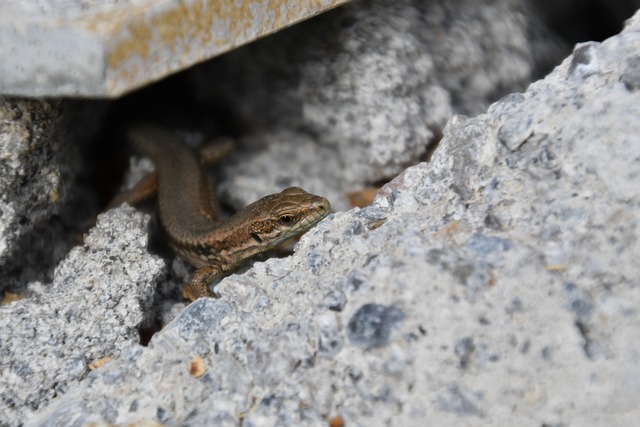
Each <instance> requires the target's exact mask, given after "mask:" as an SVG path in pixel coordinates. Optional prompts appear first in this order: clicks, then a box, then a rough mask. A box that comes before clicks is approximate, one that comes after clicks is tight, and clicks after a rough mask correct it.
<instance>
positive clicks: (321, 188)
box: [194, 0, 569, 210]
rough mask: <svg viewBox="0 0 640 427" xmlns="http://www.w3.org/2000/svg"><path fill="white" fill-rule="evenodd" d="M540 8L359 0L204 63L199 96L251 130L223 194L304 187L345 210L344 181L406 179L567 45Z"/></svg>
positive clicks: (240, 200) (465, 1)
mask: <svg viewBox="0 0 640 427" xmlns="http://www.w3.org/2000/svg"><path fill="white" fill-rule="evenodd" d="M537 14H538V12H537V9H536V8H535V7H530V6H529V4H528V3H527V2H522V1H519V0H502V1H498V2H478V1H470V0H456V1H435V2H434V1H429V2H416V1H413V0H402V1H389V0H374V1H355V2H353V3H350V4H348V5H346V6H344V7H341V8H340V9H338V10H336V11H334V12H331V13H329V14H326V15H324V16H322V17H319V18H318V19H315V20H313V21H311V22H308V23H305V24H304V25H301V26H296V27H294V28H291V29H289V30H287V31H285V32H282V33H280V34H277V35H275V36H274V37H269V38H268V39H265V40H263V41H260V42H258V43H255V44H253V45H250V46H247V47H245V48H243V49H239V50H237V51H234V52H231V53H230V54H228V55H225V56H224V57H221V58H219V59H217V60H215V61H212V62H210V63H209V64H205V65H204V66H202V67H200V68H197V69H195V71H194V72H195V74H196V78H195V82H196V84H197V89H196V90H194V92H195V93H196V94H197V95H198V96H200V97H201V98H202V100H203V101H206V102H211V101H212V100H214V101H219V100H220V99H226V100H227V101H228V102H229V103H230V104H231V109H232V110H233V111H236V112H237V113H238V114H239V115H240V116H241V118H242V119H243V120H244V121H246V123H247V124H248V126H250V127H251V129H252V131H253V134H252V135H251V137H250V138H249V142H248V143H247V146H246V147H245V149H244V150H238V152H237V153H236V155H235V156H233V158H232V161H230V162H228V163H225V164H228V165H229V166H226V167H225V175H226V177H227V178H226V179H225V180H223V181H222V182H221V187H222V191H223V193H224V194H225V195H226V196H227V197H228V198H229V199H230V200H231V201H232V203H234V205H235V207H237V208H239V207H240V206H244V205H247V204H248V203H250V202H252V201H254V200H256V199H258V198H259V197H262V196H264V195H266V194H269V193H273V192H276V191H279V189H281V188H282V187H283V186H287V185H300V186H302V187H304V188H307V189H308V190H310V191H316V192H318V193H319V194H323V195H325V196H326V197H328V198H329V199H330V200H331V201H332V203H333V205H334V206H335V207H336V208H338V209H341V210H344V209H346V208H347V207H348V204H347V199H346V195H345V193H346V191H345V189H359V188H361V187H363V186H368V185H371V183H373V182H377V181H379V180H383V179H389V178H391V177H393V176H395V175H397V174H398V173H399V172H401V171H402V170H403V169H405V168H406V166H407V165H408V164H412V163H415V162H417V161H418V159H419V158H420V157H421V156H423V155H424V154H425V152H426V151H427V149H428V147H429V145H430V144H432V143H433V142H435V141H437V140H438V139H439V138H440V135H441V132H442V128H443V127H444V124H445V123H446V121H447V120H448V119H449V118H450V117H451V116H452V115H453V114H454V113H465V114H470V113H473V114H478V113H480V112H482V111H485V110H486V108H487V107H488V105H489V103H490V102H493V101H495V100H496V99H498V98H499V97H500V96H501V95H503V94H506V93H509V92H510V91H516V90H522V89H524V87H525V86H526V85H527V84H528V83H529V82H530V81H531V80H532V78H533V77H534V76H535V75H536V74H537V73H540V71H541V70H548V69H550V68H551V66H552V65H555V64H556V63H558V62H559V61H560V60H561V59H562V57H563V56H564V55H566V54H567V53H568V52H569V48H568V47H567V48H566V49H565V50H563V49H562V48H561V43H560V42H559V41H558V39H557V38H556V37H554V36H553V35H552V34H551V33H550V32H549V31H548V30H546V28H545V27H544V25H543V24H542V23H541V22H540V21H539V19H538V17H537ZM327 171H328V173H327ZM265 177H269V178H265Z"/></svg>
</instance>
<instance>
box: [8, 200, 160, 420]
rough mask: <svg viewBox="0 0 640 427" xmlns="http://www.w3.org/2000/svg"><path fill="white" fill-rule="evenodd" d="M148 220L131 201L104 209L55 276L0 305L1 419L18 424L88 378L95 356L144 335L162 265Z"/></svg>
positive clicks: (111, 353) (116, 350)
mask: <svg viewBox="0 0 640 427" xmlns="http://www.w3.org/2000/svg"><path fill="white" fill-rule="evenodd" d="M147 223H148V216H147V215H145V214H142V213H140V212H137V211H136V210H134V209H133V208H130V207H127V208H120V209H117V210H112V211H110V212H108V213H106V214H104V215H101V216H100V217H99V219H98V224H97V226H96V227H95V228H93V229H92V231H91V233H89V234H88V235H87V236H86V240H85V245H84V246H82V247H77V248H75V249H73V250H72V251H71V252H70V253H69V254H68V255H67V257H66V258H65V259H64V261H63V262H62V263H61V264H60V265H59V266H58V267H57V269H56V272H55V276H54V279H53V282H52V283H50V284H46V285H45V284H41V283H37V282H36V283H32V284H31V286H30V290H31V296H30V298H28V299H23V300H20V301H17V302H13V303H10V304H6V305H0V425H19V424H20V423H21V422H24V420H25V419H27V418H28V417H29V416H30V415H32V414H33V413H34V412H36V411H37V410H38V409H40V408H42V407H43V406H45V405H46V404H47V403H48V402H49V401H50V400H51V399H53V398H54V397H56V396H59V395H61V394H64V393H65V392H66V391H67V389H69V388H70V387H72V386H73V385H75V384H76V383H78V382H79V381H80V380H82V379H84V378H85V377H86V375H87V373H88V371H89V368H88V364H89V363H91V362H94V361H96V360H98V359H102V358H104V357H116V356H118V355H119V353H120V351H121V350H122V349H123V348H126V347H129V346H131V345H134V344H136V343H138V342H139V341H140V337H139V332H138V327H139V325H140V324H141V323H142V320H143V316H144V314H145V312H146V310H148V308H149V306H150V304H151V300H152V295H153V292H154V288H155V285H154V283H155V282H156V281H157V280H158V278H159V277H160V276H161V274H162V272H163V270H164V263H163V262H162V261H161V260H159V259H158V258H157V257H155V256H152V255H149V253H148V252H147V248H146V246H147Z"/></svg>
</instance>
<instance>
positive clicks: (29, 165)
mask: <svg viewBox="0 0 640 427" xmlns="http://www.w3.org/2000/svg"><path fill="white" fill-rule="evenodd" d="M61 116H62V108H61V103H60V102H48V101H29V100H15V99H7V98H3V97H0V266H2V265H3V264H4V262H5V261H6V258H7V257H8V256H10V255H11V253H12V250H13V249H14V247H15V246H14V245H15V243H16V241H17V240H18V239H19V238H20V237H21V236H22V235H24V233H27V232H29V231H30V230H31V229H33V227H34V225H35V224H36V223H38V221H41V220H42V219H44V218H46V217H47V216H49V215H51V213H52V212H55V210H56V209H57V208H59V206H60V203H58V201H59V200H64V197H65V194H66V190H67V188H68V186H69V176H70V168H71V167H72V164H70V163H69V162H70V161H71V160H73V157H72V156H69V146H68V144H65V141H64V140H63V139H62V138H61V137H60V134H59V132H56V128H58V127H59V124H60V119H61ZM52 159H55V160H54V161H52Z"/></svg>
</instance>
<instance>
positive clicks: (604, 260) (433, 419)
mask: <svg viewBox="0 0 640 427" xmlns="http://www.w3.org/2000/svg"><path fill="white" fill-rule="evenodd" d="M639 23H640V18H638V15H637V16H636V17H635V19H634V20H632V21H630V24H629V25H628V27H627V29H626V31H624V32H623V33H621V34H620V35H618V36H615V37H613V38H611V39H609V40H607V41H605V42H603V43H601V44H599V43H588V44H583V45H580V46H578V47H577V48H576V51H575V52H576V53H575V54H574V55H572V56H570V57H569V58H567V59H566V60H565V61H564V62H563V63H562V64H561V65H560V66H558V67H557V68H556V69H555V70H554V71H553V72H552V73H551V74H550V75H549V76H548V77H547V78H545V79H544V80H541V81H539V82H536V83H534V84H533V85H531V86H530V87H529V89H528V90H527V91H526V92H524V93H522V94H513V95H510V96H507V97H505V98H504V99H503V100H501V101H500V102H497V103H495V104H493V105H492V106H491V107H490V108H489V110H488V112H487V114H484V115H481V116H478V117H476V118H465V117H462V116H456V117H454V118H453V119H452V120H451V121H450V122H449V123H448V125H447V127H446V129H445V131H444V138H443V140H442V142H441V145H440V147H439V148H438V150H437V151H436V153H435V154H434V157H433V158H432V161H431V162H430V163H428V164H427V163H422V164H419V165H417V166H415V167H411V168H409V169H407V170H406V171H405V172H403V173H402V174H401V175H400V176H398V177H397V178H396V179H394V180H393V181H392V182H390V183H389V184H388V185H387V186H385V187H384V188H383V189H382V190H381V191H380V192H379V194H378V197H377V199H376V202H375V203H374V205H373V206H371V207H367V208H364V209H361V210H359V209H354V210H351V211H349V212H342V213H336V214H333V215H331V216H330V217H329V218H327V219H326V220H324V221H322V222H321V223H320V224H319V225H318V226H317V227H315V228H314V229H312V230H311V231H310V232H309V233H308V234H307V235H305V236H304V237H303V238H302V240H301V241H300V243H299V244H298V246H297V251H296V253H295V254H294V255H293V256H292V257H289V258H286V259H271V260H269V261H267V262H264V263H257V264H255V265H254V267H253V268H252V269H250V270H249V271H248V272H247V273H246V274H244V275H234V276H231V277H228V278H226V279H225V280H223V281H222V282H221V283H220V284H219V285H218V287H217V289H216V290H217V291H218V292H219V293H220V295H221V298H220V299H218V300H214V299H201V300H199V301H197V302H195V303H194V304H192V305H190V306H189V307H188V308H187V309H185V310H184V311H183V312H182V313H181V314H180V315H179V316H178V317H177V318H176V319H175V320H174V321H173V322H172V323H170V324H169V325H168V326H167V327H166V328H165V329H164V330H162V331H161V332H159V333H158V334H156V335H155V336H154V338H153V339H152V340H151V343H150V345H149V347H148V348H142V347H139V346H135V345H134V346H131V347H129V348H128V349H126V350H124V351H123V353H122V355H121V357H120V358H119V359H118V360H116V361H113V362H111V363H110V364H108V365H106V366H104V367H103V368H100V369H98V370H97V371H95V372H93V373H92V374H91V375H90V376H89V377H88V379H87V381H84V382H83V383H81V384H79V385H78V386H77V387H75V388H73V389H71V390H69V392H68V393H67V394H65V395H64V396H62V397H61V398H60V399H58V400H56V401H55V402H53V403H52V404H51V405H50V406H49V407H48V408H46V409H45V410H43V411H42V412H41V413H40V414H38V416H37V417H35V418H34V419H32V420H31V421H30V422H29V423H28V425H31V426H37V425H69V424H70V423H71V422H72V421H73V422H74V423H76V424H77V425H84V424H86V423H90V422H104V423H112V424H129V423H134V422H142V421H143V420H144V421H145V422H152V421H153V422H158V423H161V424H163V425H166V426H177V425H183V426H197V425H198V426H199V425H238V424H242V425H246V426H271V425H309V426H311V425H313V426H316V425H317V426H322V425H324V426H326V425H327V423H328V421H329V420H337V419H338V418H337V417H339V418H341V419H342V420H343V421H344V423H345V425H348V426H371V425H421V424H422V423H423V422H424V421H425V420H429V423H430V424H433V425H447V426H448V425H451V426H453V425H474V426H475V425H477V426H487V425H490V426H504V425H607V426H628V425H633V424H635V423H636V422H637V420H638V419H639V418H640V393H638V390H639V388H640V366H639V365H638V363H637V361H638V354H640V344H638V343H639V342H640V310H638V307H640V288H639V287H638V286H637V277H638V276H639V275H640V271H639V267H638V263H637V262H636V261H637V259H636V258H637V254H638V253H640V247H639V246H640V243H639V242H640V239H639V237H640V236H639V235H638V233H639V230H638V218H640V185H638V174H639V173H640V163H639V161H638V159H640V139H639V138H640V136H639V135H640V121H638V120H637V118H638V117H640V92H638V91H637V90H636V89H635V88H634V86H633V85H629V83H628V82H627V81H625V80H624V78H623V75H624V73H625V70H628V69H629V67H630V64H631V63H633V61H635V58H637V55H638V52H640V25H639ZM196 356H199V357H200V358H202V361H203V364H204V368H205V370H204V373H203V374H202V375H199V374H196V372H198V371H197V370H193V369H192V368H193V366H194V363H195V364H196V366H197V365H198V363H199V359H198V357H196ZM190 369H191V371H190Z"/></svg>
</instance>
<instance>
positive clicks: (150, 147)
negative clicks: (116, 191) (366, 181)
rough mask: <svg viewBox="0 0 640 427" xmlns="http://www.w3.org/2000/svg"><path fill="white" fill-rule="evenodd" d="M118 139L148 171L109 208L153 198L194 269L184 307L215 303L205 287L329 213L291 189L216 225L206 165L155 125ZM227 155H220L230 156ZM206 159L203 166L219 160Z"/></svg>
mask: <svg viewBox="0 0 640 427" xmlns="http://www.w3.org/2000/svg"><path fill="white" fill-rule="evenodd" d="M125 138H126V139H128V141H129V142H130V143H131V145H132V146H133V148H134V149H135V150H136V151H138V152H139V153H140V154H142V155H144V156H146V157H149V158H150V159H151V161H152V162H153V163H154V165H155V172H154V173H152V174H149V175H147V176H146V177H144V178H143V179H142V180H141V181H140V182H139V183H138V184H136V185H135V186H134V188H133V189H132V190H130V191H128V192H125V193H123V194H122V195H120V196H117V197H116V198H114V200H113V201H112V203H110V207H114V206H116V205H119V204H121V203H122V202H128V203H129V204H137V203H139V202H140V201H142V200H145V199H147V198H150V197H152V196H153V195H154V194H155V193H157V212H158V222H159V224H160V228H161V229H162V230H163V232H164V234H165V235H166V237H167V239H168V243H169V246H170V247H171V248H172V249H173V251H174V252H175V253H176V254H177V255H178V256H180V257H181V258H182V259H183V260H185V261H186V262H187V263H189V264H191V265H192V266H194V267H196V270H195V271H194V272H193V273H192V274H191V276H190V277H189V279H188V280H187V282H186V283H185V284H184V285H183V295H184V297H185V298H186V299H188V300H190V301H194V300H196V299H197V298H201V297H205V296H209V297H217V295H216V294H215V292H213V291H211V290H210V289H209V286H208V285H209V284H210V283H212V282H214V281H216V280H218V279H221V278H222V277H224V276H226V275H228V274H230V273H231V272H232V271H233V270H234V269H235V268H236V267H238V266H239V265H241V264H243V263H244V262H245V261H247V260H249V259H250V258H252V257H253V256H255V255H257V254H259V253H262V252H265V251H267V250H269V249H273V248H275V247H277V246H278V245H280V244H281V243H283V242H285V241H286V240H288V239H290V238H291V237H294V236H297V235H299V234H302V233H303V232H305V231H307V230H308V229H310V228H311V227H313V226H314V225H316V224H317V223H318V222H319V221H320V220H322V219H323V218H325V217H326V216H327V215H328V214H329V210H330V203H329V201H328V200H327V199H325V198H323V197H320V196H316V195H314V194H311V193H308V192H307V191H305V190H303V189H302V188H299V187H290V188H287V189H285V190H283V191H281V192H280V193H275V194H271V195H268V196H265V197H263V198H261V199H259V200H258V201H256V202H254V203H251V204H250V205H248V206H246V207H245V208H244V209H241V210H240V211H238V212H237V213H235V214H234V215H232V216H231V217H229V218H227V219H224V220H223V219H221V218H220V209H219V205H218V201H217V198H216V196H215V193H214V191H213V185H212V183H211V180H210V179H209V176H208V175H207V172H206V170H205V167H204V166H205V165H204V163H205V162H204V161H203V160H202V159H199V158H198V156H197V155H196V153H195V152H194V151H193V150H192V149H190V148H189V147H187V146H186V145H184V144H183V143H182V141H180V139H179V138H178V137H177V136H174V135H173V134H172V133H171V132H170V131H169V130H167V129H164V128H163V127H161V126H159V125H155V124H151V123H136V124H132V125H129V126H127V128H126V130H125ZM226 148H228V147H225V148H223V149H222V150H221V151H229V150H228V149H226ZM212 153H213V152H212ZM208 157H209V159H208V160H209V161H208V162H207V163H209V162H211V161H213V160H216V159H217V157H219V155H218V154H211V153H210V154H209V155H208ZM205 160H207V159H205Z"/></svg>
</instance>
